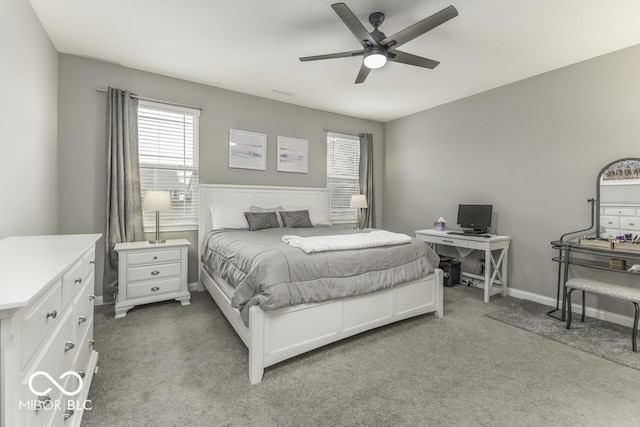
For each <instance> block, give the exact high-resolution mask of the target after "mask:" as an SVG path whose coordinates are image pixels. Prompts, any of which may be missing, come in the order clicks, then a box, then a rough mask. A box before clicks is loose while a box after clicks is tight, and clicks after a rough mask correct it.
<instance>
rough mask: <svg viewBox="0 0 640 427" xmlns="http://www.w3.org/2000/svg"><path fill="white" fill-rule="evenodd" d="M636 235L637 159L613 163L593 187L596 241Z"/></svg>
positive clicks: (639, 214) (639, 215)
mask: <svg viewBox="0 0 640 427" xmlns="http://www.w3.org/2000/svg"><path fill="white" fill-rule="evenodd" d="M624 235H627V236H629V235H632V236H637V235H640V158H637V157H628V158H625V159H619V160H615V161H613V162H611V163H609V164H608V165H606V166H605V167H603V168H602V170H601V171H600V173H599V174H598V180H597V185H596V237H602V238H608V239H615V238H618V236H624Z"/></svg>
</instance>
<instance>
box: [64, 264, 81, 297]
mask: <svg viewBox="0 0 640 427" xmlns="http://www.w3.org/2000/svg"><path fill="white" fill-rule="evenodd" d="M83 280H84V268H83V264H82V258H81V259H79V260H78V262H76V263H75V264H74V265H73V267H71V268H70V269H69V270H68V271H67V272H66V273H65V274H64V276H62V307H66V306H67V304H68V303H69V302H70V301H71V299H72V298H73V296H74V295H75V294H76V292H77V291H78V290H79V289H80V286H81V285H82V281H83Z"/></svg>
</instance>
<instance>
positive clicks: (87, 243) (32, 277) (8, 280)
mask: <svg viewBox="0 0 640 427" xmlns="http://www.w3.org/2000/svg"><path fill="white" fill-rule="evenodd" d="M100 236H101V235H100V234H71V235H63V236H26V237H7V238H5V239H2V240H0V312H2V311H3V310H14V309H18V308H21V307H25V306H27V305H28V304H29V303H31V302H33V301H35V299H36V298H38V297H39V296H40V295H41V294H42V293H43V292H44V291H45V289H46V286H47V285H48V284H49V283H51V282H54V281H55V280H57V279H58V278H59V277H61V276H62V274H63V273H64V272H65V271H66V270H67V269H68V268H69V267H71V266H72V263H73V262H74V261H76V260H77V259H78V256H79V255H81V254H82V253H83V252H85V251H86V250H88V249H89V248H91V247H92V246H93V245H95V243H96V242H97V241H98V239H99V238H100Z"/></svg>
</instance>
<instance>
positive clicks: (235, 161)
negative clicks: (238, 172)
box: [229, 129, 267, 170]
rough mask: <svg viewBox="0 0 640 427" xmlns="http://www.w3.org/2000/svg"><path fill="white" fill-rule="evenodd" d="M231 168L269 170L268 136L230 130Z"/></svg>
mask: <svg viewBox="0 0 640 427" xmlns="http://www.w3.org/2000/svg"><path fill="white" fill-rule="evenodd" d="M229 167H230V168H238V169H255V170H267V135H265V134H264V133H256V132H249V131H245V130H238V129H230V130H229Z"/></svg>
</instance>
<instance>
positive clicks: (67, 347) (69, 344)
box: [64, 341, 76, 353]
mask: <svg viewBox="0 0 640 427" xmlns="http://www.w3.org/2000/svg"><path fill="white" fill-rule="evenodd" d="M75 347H76V345H75V343H74V342H73V341H65V342H64V352H65V353H66V352H67V351H70V350H73V349H74V348H75Z"/></svg>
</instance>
